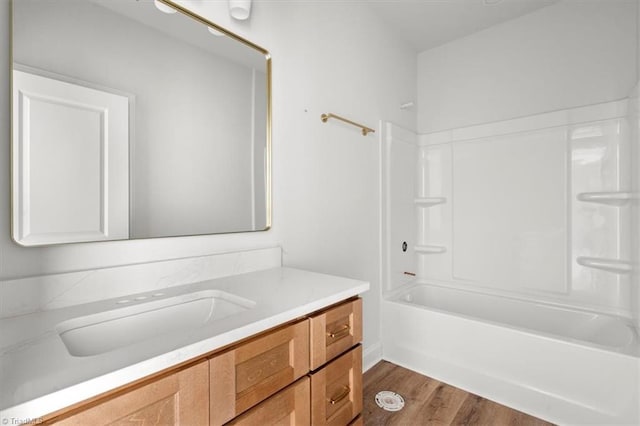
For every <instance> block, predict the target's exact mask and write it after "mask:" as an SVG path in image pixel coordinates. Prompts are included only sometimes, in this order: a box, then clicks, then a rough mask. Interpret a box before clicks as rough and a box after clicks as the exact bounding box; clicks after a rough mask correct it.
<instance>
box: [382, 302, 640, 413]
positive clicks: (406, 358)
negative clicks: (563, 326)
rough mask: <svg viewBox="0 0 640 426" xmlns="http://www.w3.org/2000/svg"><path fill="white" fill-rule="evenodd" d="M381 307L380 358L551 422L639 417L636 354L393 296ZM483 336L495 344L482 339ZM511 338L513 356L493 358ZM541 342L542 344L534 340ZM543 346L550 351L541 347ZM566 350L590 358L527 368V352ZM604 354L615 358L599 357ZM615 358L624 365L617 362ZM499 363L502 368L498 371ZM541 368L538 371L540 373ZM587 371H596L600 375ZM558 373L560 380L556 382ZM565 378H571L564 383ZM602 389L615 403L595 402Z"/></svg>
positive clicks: (533, 354) (532, 356)
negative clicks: (559, 339) (564, 341)
mask: <svg viewBox="0 0 640 426" xmlns="http://www.w3.org/2000/svg"><path fill="white" fill-rule="evenodd" d="M382 312H383V318H385V321H384V322H383V323H382V324H383V330H382V335H383V341H382V348H383V354H382V357H383V359H385V360H387V361H389V362H392V363H394V364H397V365H400V366H403V367H406V368H409V369H411V370H413V371H416V372H419V373H421V374H424V375H426V376H429V377H432V378H434V379H436V380H439V381H442V382H445V383H448V384H450V385H452V386H455V387H458V388H460V389H463V390H465V391H468V392H471V393H474V394H477V395H480V396H482V397H484V398H487V399H490V400H493V401H495V402H497V403H500V404H502V405H506V406H508V407H511V408H514V409H516V410H519V411H522V412H524V413H527V414H530V415H533V416H535V417H538V418H541V419H544V420H547V421H550V422H553V423H555V424H563V425H565V424H566V425H572V424H608V425H612V424H616V425H626V424H639V421H640V414H639V413H638V409H637V408H634V407H633V402H632V401H633V400H634V399H635V398H636V397H637V395H638V393H639V392H638V383H637V382H636V381H634V379H633V377H634V376H635V377H637V375H638V374H640V360H639V359H637V358H635V359H634V358H633V357H629V356H626V355H621V354H615V353H608V354H607V353H605V352H603V351H596V350H593V349H589V348H588V347H584V349H583V350H584V352H580V348H578V347H576V346H573V345H566V346H562V345H561V346H559V347H556V348H554V346H553V342H550V341H548V340H546V339H536V337H535V336H528V335H526V334H518V332H517V331H514V330H510V329H507V328H502V329H501V328H499V327H495V326H491V325H489V324H486V323H481V322H477V321H473V320H469V319H464V318H461V317H457V316H454V315H447V314H442V313H438V312H434V311H428V310H425V309H422V308H419V307H411V306H406V305H401V304H399V303H397V302H390V301H383V303H382ZM415 324H420V329H421V330H422V331H421V333H420V334H422V336H417V335H415V334H414V332H415V330H416V329H415V328H414V325H415ZM478 338H479V340H478ZM496 338H497V339H498V340H496ZM531 339H533V340H531ZM514 340H515V341H514ZM529 340H531V344H533V345H534V346H531V347H530V348H529V349H530V350H527V348H526V347H523V346H530V345H529V344H524V345H523V343H524V342H526V341H529ZM487 342H492V343H491V344H489V345H487ZM507 342H508V343H507ZM511 344H513V346H512V348H511V350H512V351H515V352H512V355H513V354H519V355H518V358H517V359H516V360H515V361H513V359H511V360H512V361H509V359H510V358H507V359H502V360H501V359H497V358H494V355H495V348H496V347H502V348H505V350H506V351H507V352H510V349H509V346H510V345H511ZM495 345H500V346H495ZM503 345H507V346H503ZM538 345H542V347H536V346H538ZM544 347H546V348H547V350H550V351H551V352H552V354H550V353H547V352H546V351H545V350H544V349H542V348H544ZM492 349H493V350H492ZM538 351H540V352H538ZM565 351H568V352H571V353H572V355H578V354H580V355H584V356H585V357H586V358H588V359H590V360H591V361H580V360H579V359H575V358H570V360H567V359H565V360H556V361H559V362H560V363H559V365H557V366H558V367H560V369H559V370H557V369H556V370H555V371H549V372H548V373H543V371H537V374H535V375H534V376H531V372H532V371H536V370H535V368H536V367H535V365H534V364H535V362H534V363H529V362H527V361H526V359H529V360H536V359H540V358H542V359H545V358H548V356H549V355H553V356H560V357H562V356H563V352H565ZM576 351H577V352H576ZM580 357H581V358H582V356H580ZM603 357H604V358H603ZM605 359H609V360H611V361H610V362H613V363H614V365H607V364H608V363H607V362H598V361H604V360H605ZM567 362H570V363H576V362H577V363H579V364H584V366H585V367H587V368H584V369H576V368H573V367H572V366H567V364H566V363H567ZM617 363H621V364H623V366H622V365H618V366H616V365H615V364H617ZM554 364H556V363H555V362H552V363H551V364H549V363H548V362H545V363H544V365H547V366H552V365H554ZM563 364H564V366H563ZM538 367H539V366H538ZM503 368H506V371H501V369H503ZM531 368H533V370H531ZM608 372H611V373H614V374H612V376H615V378H613V377H611V378H610V379H609V374H608ZM539 374H542V376H540V377H538V376H539ZM591 376H598V378H599V380H596V379H593V377H591ZM559 377H564V379H562V380H560V381H558V378H559ZM532 378H533V380H530V379H532ZM563 380H564V382H563ZM632 382H633V384H631V383H632ZM566 384H571V386H570V388H569V389H568V390H567V387H566V386H564V385H566ZM560 388H564V391H563V390H561V389H560ZM571 388H575V389H571ZM544 389H547V391H544ZM603 389H607V392H609V394H611V393H612V392H613V394H611V395H617V397H618V398H619V399H618V400H617V402H616V403H614V404H612V402H611V401H608V402H604V401H603V402H602V404H599V403H596V404H593V400H594V395H593V394H592V392H593V393H595V394H600V393H601V392H602V390H603ZM549 391H551V392H549ZM596 400H597V398H596ZM598 405H599V406H598Z"/></svg>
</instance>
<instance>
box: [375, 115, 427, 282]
mask: <svg viewBox="0 0 640 426" xmlns="http://www.w3.org/2000/svg"><path fill="white" fill-rule="evenodd" d="M416 138H417V137H416V135H415V134H414V133H413V132H410V131H408V130H405V129H403V128H401V127H399V126H396V125H394V124H391V123H387V124H386V127H385V137H384V142H383V145H382V146H383V150H384V152H383V155H382V158H383V165H382V172H383V179H382V182H383V185H385V188H383V191H382V198H383V203H382V205H383V206H385V208H383V212H382V217H383V221H384V223H385V226H384V229H385V232H384V235H383V244H382V246H383V247H384V248H385V249H384V254H383V256H384V261H383V274H384V275H385V279H386V282H387V283H388V284H387V288H386V290H393V289H394V288H396V287H398V286H401V285H403V284H406V283H408V282H410V281H412V280H413V279H414V277H413V275H410V274H414V273H415V258H414V253H415V246H416V238H417V237H418V233H417V232H416V217H415V212H414V209H413V203H414V198H415V196H416V193H417V191H418V189H417V188H418V178H417V175H416V166H415V164H416V157H417V150H418V147H417V144H416Z"/></svg>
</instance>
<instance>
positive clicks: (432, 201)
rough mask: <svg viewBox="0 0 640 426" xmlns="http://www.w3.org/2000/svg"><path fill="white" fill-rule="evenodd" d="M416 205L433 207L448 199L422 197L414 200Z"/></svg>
mask: <svg viewBox="0 0 640 426" xmlns="http://www.w3.org/2000/svg"><path fill="white" fill-rule="evenodd" d="M413 202H414V203H415V205H416V206H420V207H431V206H437V205H438V204H443V203H446V202H447V199H446V198H444V197H420V198H416V199H414V200H413Z"/></svg>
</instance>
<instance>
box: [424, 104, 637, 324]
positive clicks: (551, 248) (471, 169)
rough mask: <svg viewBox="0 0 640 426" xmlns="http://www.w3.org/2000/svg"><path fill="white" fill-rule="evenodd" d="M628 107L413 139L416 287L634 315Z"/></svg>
mask: <svg viewBox="0 0 640 426" xmlns="http://www.w3.org/2000/svg"><path fill="white" fill-rule="evenodd" d="M627 104H628V100H626V99H625V100H622V101H617V102H609V103H605V104H598V105H592V106H589V107H582V108H575V109H571V110H563V111H556V112H552V113H547V114H540V115H535V116H529V117H524V118H520V119H514V120H508V121H503V122H496V123H491V124H486V125H479V126H473V127H466V128H460V129H453V130H450V131H446V132H439V133H435V134H429V135H421V136H420V137H419V143H418V145H419V148H418V159H419V160H418V176H419V177H420V179H419V184H418V187H417V188H416V189H417V193H416V195H417V197H416V200H415V201H414V204H415V206H414V208H415V209H416V210H415V211H416V217H417V222H418V223H417V231H418V237H417V244H416V247H415V251H416V253H415V256H416V263H417V271H418V280H419V281H425V282H435V283H441V284H446V285H452V286H458V287H465V288H471V289H476V290H480V291H484V292H489V293H495V294H501V295H507V296H515V297H525V298H528V299H532V300H540V301H546V302H554V303H560V304H564V305H570V306H574V307H578V308H586V309H594V310H598V311H602V312H609V313H615V314H620V315H624V316H628V317H630V316H632V312H633V311H634V310H635V309H637V308H634V307H632V303H631V297H630V294H631V292H632V291H634V292H635V291H637V290H632V282H633V280H632V277H633V274H632V271H633V267H632V266H633V263H634V262H633V261H634V259H635V257H636V256H635V255H634V253H635V252H634V250H633V249H632V238H631V234H632V220H631V217H632V206H633V205H635V204H636V203H637V201H634V200H635V199H636V198H637V197H636V196H637V194H636V193H635V192H634V189H633V185H632V179H631V175H632V170H633V169H634V167H632V160H631V157H632V155H631V139H632V135H631V129H630V125H629V119H628V117H627Z"/></svg>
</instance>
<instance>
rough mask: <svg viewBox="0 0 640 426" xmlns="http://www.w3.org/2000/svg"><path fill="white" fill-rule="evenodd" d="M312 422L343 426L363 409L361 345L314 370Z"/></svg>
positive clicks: (312, 377) (316, 425) (315, 424)
mask: <svg viewBox="0 0 640 426" xmlns="http://www.w3.org/2000/svg"><path fill="white" fill-rule="evenodd" d="M310 376H311V424H313V425H314V426H321V425H331V426H344V425H347V424H349V422H351V421H352V420H353V419H354V418H355V417H356V416H358V414H360V412H361V411H362V346H360V345H358V346H356V347H355V348H353V349H352V350H350V351H349V352H347V353H346V354H344V355H342V356H341V357H339V358H337V359H336V360H334V361H332V362H331V363H329V364H328V365H326V366H325V367H323V368H322V369H320V370H318V371H316V372H314V373H311V375H310Z"/></svg>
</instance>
